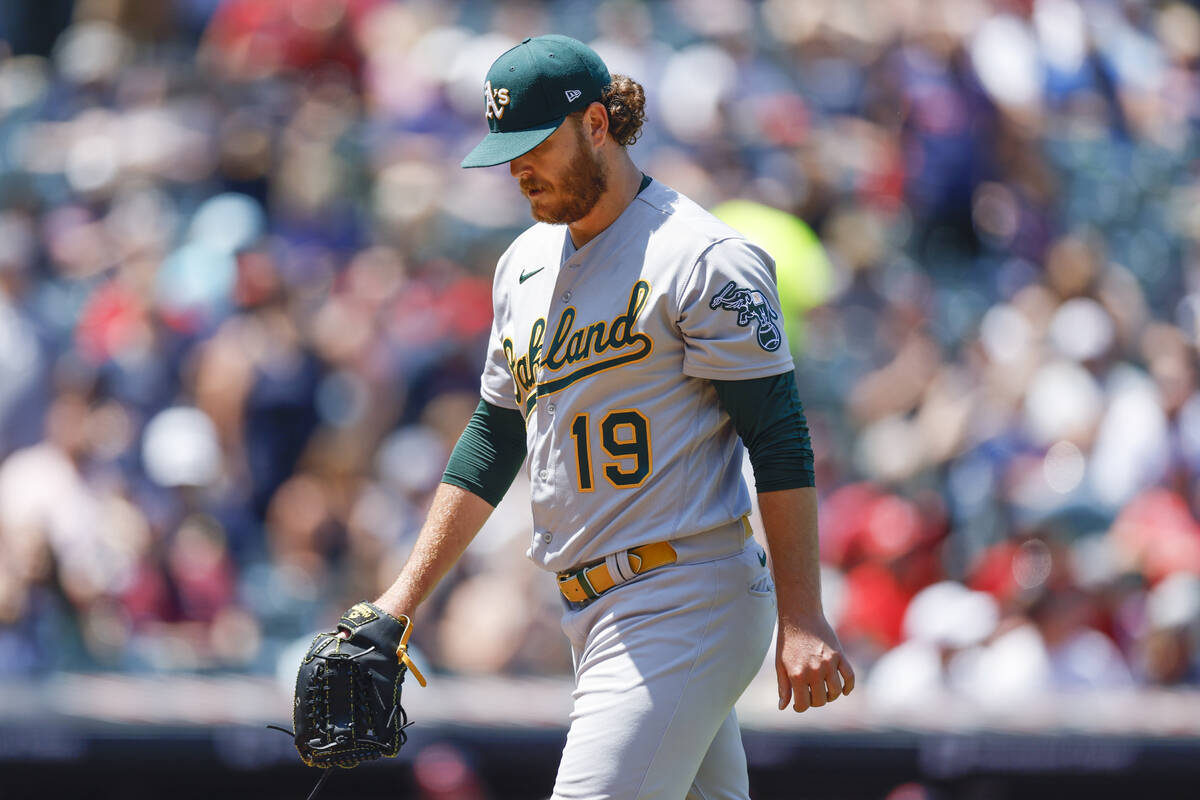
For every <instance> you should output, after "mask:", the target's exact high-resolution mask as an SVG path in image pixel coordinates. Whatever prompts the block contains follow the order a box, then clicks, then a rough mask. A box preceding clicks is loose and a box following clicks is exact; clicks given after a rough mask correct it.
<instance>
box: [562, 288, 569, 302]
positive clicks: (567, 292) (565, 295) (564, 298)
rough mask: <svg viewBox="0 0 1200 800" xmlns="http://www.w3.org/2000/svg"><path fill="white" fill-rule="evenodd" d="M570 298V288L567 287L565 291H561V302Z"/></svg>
mask: <svg viewBox="0 0 1200 800" xmlns="http://www.w3.org/2000/svg"><path fill="white" fill-rule="evenodd" d="M570 299H571V290H570V289H568V290H567V291H565V292H563V302H564V303H565V302H567V301H568V300H570Z"/></svg>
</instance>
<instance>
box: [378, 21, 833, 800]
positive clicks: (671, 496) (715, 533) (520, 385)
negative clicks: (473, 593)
mask: <svg viewBox="0 0 1200 800" xmlns="http://www.w3.org/2000/svg"><path fill="white" fill-rule="evenodd" d="M700 77H702V76H698V79H700ZM483 100H484V103H483V106H484V112H485V114H484V115H485V118H486V119H487V122H488V126H489V129H490V132H489V133H488V134H487V135H486V136H485V137H484V139H483V140H482V141H481V142H480V143H479V145H478V146H477V147H476V148H475V149H474V150H472V151H471V153H470V154H469V155H468V156H467V157H466V159H464V161H463V162H462V165H463V166H464V167H486V166H494V165H498V164H504V163H507V164H508V165H509V171H510V172H511V173H512V175H513V177H514V178H515V179H516V180H517V181H518V182H519V185H520V189H521V192H522V193H523V194H524V196H525V197H526V198H527V199H528V201H529V206H530V210H531V212H532V215H533V218H534V219H535V220H536V224H535V225H533V226H532V227H531V228H529V229H528V230H526V231H525V232H524V233H523V234H521V236H519V237H518V238H517V240H516V241H515V242H513V244H512V246H511V247H509V249H508V251H507V252H505V254H504V255H503V257H501V259H500V262H499V264H498V265H497V269H496V275H495V281H494V285H493V303H494V310H495V322H494V326H493V330H492V335H491V348H490V352H489V353H488V356H487V360H486V364H485V365H484V368H483V376H482V381H481V384H482V398H481V400H480V402H479V406H478V409H477V410H476V412H475V414H474V415H473V417H472V419H471V421H470V423H469V424H468V426H467V429H466V430H465V431H464V433H463V435H462V437H461V438H460V440H459V442H458V445H457V446H456V448H455V450H454V452H453V454H452V456H451V459H450V463H449V465H448V467H447V469H446V472H445V476H444V478H443V483H442V484H441V486H440V487H439V489H438V491H437V493H436V496H435V498H434V501H433V505H432V508H431V510H430V513H429V517H428V520H427V521H426V523H425V525H424V527H423V529H422V531H421V534H420V536H419V538H418V541H417V543H416V545H415V547H414V549H413V552H412V555H411V556H410V558H409V560H408V562H407V563H406V565H405V566H404V568H403V569H402V571H401V573H400V575H399V577H398V578H397V579H396V581H395V583H394V584H393V585H392V586H391V588H389V589H388V590H387V591H386V592H385V593H384V594H383V596H382V597H381V598H380V599H379V600H378V601H377V603H376V604H377V605H378V606H380V607H382V608H383V609H385V610H387V611H390V612H392V613H394V614H397V615H399V614H412V613H413V611H414V610H415V609H416V607H417V606H418V604H419V603H420V602H421V601H422V600H423V599H424V598H425V597H426V596H427V595H428V594H429V592H430V591H431V590H432V588H433V587H434V585H435V584H436V583H437V581H438V580H440V579H441V578H442V576H444V575H445V574H446V572H447V571H448V570H449V569H450V567H451V566H452V564H453V563H454V562H455V561H456V559H458V557H459V556H460V555H461V554H462V552H463V551H464V549H465V548H466V547H467V545H468V544H469V543H470V541H471V539H472V538H473V537H474V536H475V534H476V532H477V531H478V530H479V529H480V527H481V526H482V524H483V522H484V521H485V520H486V519H487V517H488V515H489V514H490V513H491V511H492V509H493V508H494V507H495V505H496V504H497V503H498V502H499V501H500V499H501V498H502V497H503V496H504V493H505V492H506V491H507V489H508V486H509V484H510V483H511V481H512V479H513V477H514V476H515V475H516V472H517V470H518V469H520V467H521V464H522V462H523V461H524V460H525V459H526V457H528V461H529V470H530V478H531V482H532V503H533V516H534V530H533V532H532V538H531V539H530V542H529V551H528V555H529V557H530V558H531V559H532V560H533V561H534V563H535V564H537V565H538V566H540V567H542V568H544V569H546V570H548V571H549V572H551V573H554V574H555V575H556V576H557V582H558V587H559V589H560V590H561V592H562V595H563V604H564V613H563V618H562V627H563V630H564V632H565V633H566V635H567V638H568V639H569V640H570V644H571V648H572V653H573V658H574V664H575V679H576V689H575V693H574V708H573V711H572V714H571V721H570V730H569V732H568V735H567V743H566V747H565V749H564V751H563V755H562V761H561V764H560V766H559V772H558V777H557V780H556V783H555V788H554V797H555V798H556V799H561V800H567V799H568V798H580V799H583V798H589V799H593V800H594V799H597V798H622V800H624V799H626V798H630V799H631V798H669V799H670V800H677V799H678V798H683V797H689V798H707V800H714V798H742V799H743V800H744V798H747V797H748V779H747V774H746V759H745V753H744V751H743V749H742V745H741V738H740V734H739V732H738V727H737V720H736V717H735V716H734V712H733V706H734V702H735V701H736V700H737V699H738V697H739V696H740V695H741V693H742V692H743V691H744V689H745V688H746V686H747V684H748V683H749V681H750V679H751V678H752V677H753V675H754V674H755V672H756V671H757V669H758V667H759V665H760V664H761V663H762V660H763V657H764V655H765V653H766V650H767V647H768V645H769V642H770V638H771V634H772V632H773V630H775V629H776V627H777V628H778V634H777V641H776V671H777V675H778V683H779V705H780V708H781V709H783V708H786V706H787V704H788V703H791V705H792V706H793V708H794V709H795V710H796V711H804V710H805V709H807V708H809V707H810V706H814V707H815V706H822V705H824V704H826V703H828V702H830V701H832V700H835V699H836V698H838V697H839V696H841V695H842V694H846V693H849V692H850V691H851V689H852V688H853V687H854V672H853V670H852V669H851V667H850V664H849V663H848V662H847V661H846V659H845V657H844V656H843V655H842V648H841V645H840V643H839V642H838V640H837V637H836V635H835V634H834V632H833V631H832V629H831V628H830V626H829V625H828V624H827V622H826V621H825V618H824V615H823V612H822V609H821V603H820V591H819V578H818V564H817V524H816V519H817V514H816V493H815V490H814V488H813V473H812V451H811V449H810V447H809V441H808V432H807V425H806V423H805V421H804V417H803V413H802V410H801V408H800V404H799V400H798V398H797V390H796V383H795V379H794V375H793V372H792V363H791V357H790V355H789V351H788V347H787V341H786V338H785V335H784V331H783V325H782V324H781V320H780V317H779V311H778V309H779V300H778V296H777V292H776V288H775V281H774V264H773V262H772V261H771V259H770V257H769V256H768V255H767V254H766V253H764V252H763V251H762V250H760V249H758V248H757V247H755V246H754V245H752V244H750V243H749V242H748V241H746V240H745V238H743V237H742V236H740V235H739V234H738V233H737V232H736V231H734V230H733V229H731V228H729V227H728V226H726V225H724V224H722V223H721V222H719V221H718V220H717V219H716V218H714V217H713V216H711V215H710V214H708V213H707V212H705V211H704V210H703V209H701V208H700V207H699V206H697V205H696V204H695V203H693V202H692V201H690V200H688V199H687V198H686V197H683V196H682V195H680V194H678V193H677V192H675V191H673V190H671V189H670V188H668V187H666V186H664V185H662V184H660V183H658V182H657V181H654V180H652V179H651V178H649V177H647V176H645V175H643V174H642V173H641V172H640V171H639V170H638V168H637V167H636V166H635V165H634V163H633V162H632V160H631V159H630V157H629V154H628V152H627V150H626V145H628V144H629V143H630V142H631V141H632V140H633V139H634V138H635V137H636V136H637V134H638V131H639V129H640V126H641V122H642V117H643V106H644V102H645V100H644V94H643V92H642V90H641V87H640V86H639V85H638V84H636V83H635V82H634V81H632V80H630V79H629V78H626V77H623V76H616V77H615V78H614V77H613V76H610V75H609V72H608V70H607V68H606V67H605V65H604V63H603V62H602V61H601V60H600V58H599V57H598V56H597V55H596V54H595V53H594V52H593V51H592V50H591V49H589V48H588V47H587V46H586V45H584V44H582V43H580V42H578V41H576V40H574V39H570V38H567V37H565V36H541V37H537V38H532V39H526V40H525V41H523V42H522V43H521V44H519V45H517V46H516V47H514V48H512V49H511V50H509V51H507V52H506V53H504V54H503V55H501V56H500V57H499V58H498V59H497V60H496V62H495V63H494V64H493V65H492V67H491V69H490V70H489V71H488V73H487V78H486V81H485V83H484V85H483ZM739 437H740V438H741V441H742V442H743V443H744V444H745V446H746V448H747V449H748V451H749V454H750V460H751V463H752V466H753V468H754V476H755V482H756V488H757V491H758V495H759V504H760V509H761V512H762V520H763V526H764V528H765V535H766V540H767V544H768V546H769V548H770V551H771V556H772V558H771V561H772V568H771V569H768V567H767V555H766V553H765V552H764V551H763V549H762V548H761V547H759V546H758V545H757V544H756V543H755V542H754V540H753V539H752V538H751V537H750V528H749V525H748V523H747V513H748V512H749V510H750V498H749V494H748V491H747V488H746V486H745V483H744V481H743V480H742V477H741V471H740V465H741V458H742V456H741V449H740V447H739V445H738V438H739ZM772 571H773V574H772Z"/></svg>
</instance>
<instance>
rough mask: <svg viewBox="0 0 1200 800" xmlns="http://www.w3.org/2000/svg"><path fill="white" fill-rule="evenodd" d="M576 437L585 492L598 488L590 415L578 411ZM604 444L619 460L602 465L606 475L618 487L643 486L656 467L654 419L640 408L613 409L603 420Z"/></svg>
mask: <svg viewBox="0 0 1200 800" xmlns="http://www.w3.org/2000/svg"><path fill="white" fill-rule="evenodd" d="M571 438H572V439H574V440H575V464H576V467H577V470H578V471H577V473H576V474H577V475H578V486H579V491H581V492H590V491H592V489H593V488H594V487H595V482H594V480H593V475H592V446H591V431H590V429H589V423H588V415H587V414H586V413H585V414H578V415H577V416H576V417H575V419H574V420H572V422H571ZM600 444H601V446H602V447H603V448H604V452H606V453H608V454H609V455H610V456H612V457H613V458H614V459H620V460H619V461H606V462H605V463H604V464H603V465H602V471H603V473H604V478H605V480H607V481H608V482H609V483H611V484H612V485H613V486H614V487H615V488H617V489H632V488H635V487H637V486H641V485H642V483H643V482H644V481H645V480H646V477H647V476H649V474H650V470H651V469H652V468H653V465H652V463H651V457H650V420H648V419H646V417H645V415H643V414H642V412H640V411H638V410H637V409H633V408H623V409H619V410H616V411H609V412H608V413H607V414H605V415H604V419H602V420H600Z"/></svg>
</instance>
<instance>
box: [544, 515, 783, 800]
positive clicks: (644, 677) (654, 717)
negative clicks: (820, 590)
mask: <svg viewBox="0 0 1200 800" xmlns="http://www.w3.org/2000/svg"><path fill="white" fill-rule="evenodd" d="M744 530H745V529H744V528H743V527H742V523H741V521H740V520H739V521H738V522H735V523H733V524H731V525H727V526H723V527H722V528H718V529H716V530H714V531H709V532H705V533H702V534H699V535H697V536H691V537H687V538H685V539H681V540H677V541H674V542H673V544H675V545H676V550H677V552H678V553H679V561H678V562H677V563H675V564H672V565H669V566H666V567H662V568H660V569H657V570H654V571H652V572H648V573H646V574H645V575H643V576H639V577H638V578H635V579H634V580H633V581H631V582H629V583H627V584H623V585H621V586H618V587H616V588H615V589H613V590H611V591H609V592H608V593H607V594H604V595H602V596H601V597H600V598H599V599H597V600H595V601H593V602H592V603H591V604H590V605H588V606H586V607H584V608H582V609H579V610H568V611H567V612H566V613H565V614H564V615H563V619H562V627H563V630H564V632H565V633H566V634H567V637H568V638H569V639H570V641H571V648H572V652H573V656H574V661H575V693H574V701H575V702H574V708H573V710H572V712H571V727H570V730H569V731H568V733H567V743H566V746H565V748H564V749H563V756H562V762H561V763H560V765H559V770H558V779H557V781H556V783H555V787H554V796H553V800H635V798H637V799H638V800H683V798H687V799H688V800H748V798H749V782H748V778H747V774H746V754H745V751H744V750H743V748H742V739H741V734H740V732H739V730H738V724H737V717H736V716H735V714H734V712H733V705H734V703H735V702H736V701H737V699H738V697H740V696H741V694H742V692H743V691H744V690H745V688H746V686H747V685H748V684H749V683H750V679H751V678H752V677H753V676H754V675H755V673H756V672H757V671H758V669H759V667H760V666H761V665H762V662H763V657H764V655H765V654H766V650H767V647H768V645H769V644H770V640H771V638H772V633H773V631H774V625H775V619H776V606H775V592H774V587H773V585H772V583H771V578H770V573H769V571H768V569H767V567H766V565H765V561H766V558H765V554H764V553H763V550H762V548H761V547H760V546H759V545H758V544H757V543H755V542H754V541H753V540H750V541H749V542H747V541H746V540H745V535H744Z"/></svg>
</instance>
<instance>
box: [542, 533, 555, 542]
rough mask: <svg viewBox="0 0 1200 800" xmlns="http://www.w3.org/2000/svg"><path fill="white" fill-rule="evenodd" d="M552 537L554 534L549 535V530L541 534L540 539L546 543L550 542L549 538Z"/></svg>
mask: <svg viewBox="0 0 1200 800" xmlns="http://www.w3.org/2000/svg"><path fill="white" fill-rule="evenodd" d="M553 538H554V536H553V535H551V534H550V532H549V531H547V532H546V533H543V534H542V541H543V542H545V543H546V544H550V540H551V539H553Z"/></svg>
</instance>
